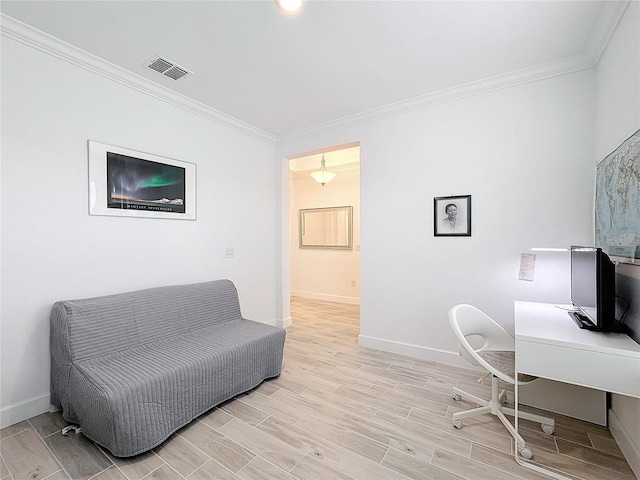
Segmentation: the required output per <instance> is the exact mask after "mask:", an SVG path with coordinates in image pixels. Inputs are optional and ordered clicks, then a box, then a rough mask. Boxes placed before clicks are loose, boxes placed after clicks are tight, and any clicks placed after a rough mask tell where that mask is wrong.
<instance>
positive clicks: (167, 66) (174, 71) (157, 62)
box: [146, 57, 193, 80]
mask: <svg viewBox="0 0 640 480" xmlns="http://www.w3.org/2000/svg"><path fill="white" fill-rule="evenodd" d="M146 65H147V67H149V68H150V69H151V70H155V71H156V72H158V73H161V74H162V75H164V76H166V77H169V78H173V79H174V80H179V79H180V78H182V77H184V76H186V75H189V74H190V73H193V72H190V71H189V70H187V69H186V68H184V67H181V66H180V65H177V64H176V63H175V62H172V61H171V60H167V59H166V58H163V57H154V58H153V59H152V60H151V61H150V62H147V64H146Z"/></svg>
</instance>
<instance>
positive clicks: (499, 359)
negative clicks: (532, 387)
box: [476, 350, 538, 383]
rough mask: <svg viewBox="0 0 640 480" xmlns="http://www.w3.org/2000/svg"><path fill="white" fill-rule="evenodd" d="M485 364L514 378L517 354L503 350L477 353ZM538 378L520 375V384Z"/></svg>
mask: <svg viewBox="0 0 640 480" xmlns="http://www.w3.org/2000/svg"><path fill="white" fill-rule="evenodd" d="M476 353H477V354H478V356H479V357H481V358H482V359H483V360H484V361H485V362H487V363H488V364H489V365H491V366H492V367H493V368H495V369H496V370H498V371H500V372H502V373H504V374H505V375H507V376H508V377H510V378H513V377H514V375H515V374H516V353H515V352H513V351H502V350H479V351H477V352H476ZM536 378H538V377H534V376H532V375H527V374H524V373H519V374H518V382H521V383H527V382H532V381H534V380H535V379H536Z"/></svg>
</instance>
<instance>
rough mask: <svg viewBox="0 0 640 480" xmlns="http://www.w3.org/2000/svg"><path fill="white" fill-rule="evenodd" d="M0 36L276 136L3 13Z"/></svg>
mask: <svg viewBox="0 0 640 480" xmlns="http://www.w3.org/2000/svg"><path fill="white" fill-rule="evenodd" d="M0 34H1V35H2V36H3V37H6V38H10V39H12V40H15V41H16V42H19V43H22V44H23V45H26V46H28V47H31V48H34V49H36V50H40V51H41V52H44V53H46V54H48V55H51V56H53V57H56V58H58V59H60V60H63V61H65V62H67V63H70V64H72V65H75V66H77V67H80V68H83V69H85V70H87V71H89V72H92V73H95V74H97V75H100V76H102V77H104V78H107V79H109V80H112V81H114V82H116V83H119V84H120V85H124V86H126V87H128V88H131V89H133V90H136V91H138V92H141V93H144V94H145V95H149V96H151V97H153V98H156V99H158V100H160V101H162V102H165V103H168V104H170V105H173V106H175V107H178V108H181V109H183V110H186V111H188V112H190V113H193V114H195V115H198V116H200V117H203V118H206V119H207V120H210V121H212V122H215V123H218V124H220V125H223V126H225V127H228V128H231V129H233V130H236V131H238V132H241V133H244V134H246V135H249V136H251V137H253V138H256V139H258V140H261V141H263V142H266V143H269V144H271V145H275V143H276V137H275V136H274V135H272V134H270V133H268V132H265V131H264V130H261V129H259V128H256V127H254V126H252V125H250V124H248V123H245V122H243V121H241V120H238V119H237V118H234V117H232V116H230V115H227V114H225V113H223V112H220V111H218V110H215V109H213V108H211V107H208V106H207V105H204V104H203V103H200V102H197V101H195V100H193V99H191V98H189V97H187V96H185V95H182V94H180V93H177V92H174V91H173V90H171V89H169V88H166V87H164V86H162V85H159V84H157V83H155V82H153V81H151V80H149V79H147V78H144V77H142V76H140V75H137V74H135V73H133V72H130V71H128V70H125V69H124V68H121V67H119V66H117V65H115V64H113V63H110V62H108V61H106V60H104V59H102V58H100V57H97V56H95V55H93V54H91V53H89V52H86V51H84V50H82V49H80V48H78V47H75V46H73V45H71V44H69V43H67V42H64V41H62V40H60V39H58V38H56V37H54V36H52V35H49V34H47V33H45V32H42V31H40V30H38V29H35V28H33V27H31V26H30V25H27V24H26V23H23V22H20V21H19V20H16V19H15V18H13V17H10V16H8V15H5V14H3V13H0Z"/></svg>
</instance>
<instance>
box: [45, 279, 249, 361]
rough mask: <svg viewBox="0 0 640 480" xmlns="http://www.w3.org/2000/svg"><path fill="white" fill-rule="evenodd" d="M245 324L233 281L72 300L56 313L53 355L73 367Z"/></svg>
mask: <svg viewBox="0 0 640 480" xmlns="http://www.w3.org/2000/svg"><path fill="white" fill-rule="evenodd" d="M241 318H242V315H241V313H240V302H239V300H238V292H237V291H236V288H235V286H234V284H233V283H232V282H231V281H230V280H215V281H212V282H205V283H196V284H191V285H175V286H167V287H157V288H151V289H147V290H139V291H134V292H126V293H119V294H115V295H108V296H104V297H96V298H86V299H81V300H66V301H62V302H56V303H55V304H54V305H53V307H52V310H51V347H52V354H54V355H55V356H57V357H58V361H62V362H64V363H71V362H73V361H78V360H84V359H88V358H95V357H99V356H102V355H105V354H110V353H114V352H117V351H121V350H126V349H129V348H133V347H135V346H137V345H142V344H146V343H149V342H153V341H156V340H160V339H162V338H166V337H169V336H174V335H179V334H180V333H184V332H190V331H193V330H198V329H201V328H204V327H206V326H209V325H212V324H216V323H222V322H227V321H230V320H237V319H241ZM56 354H57V355H56Z"/></svg>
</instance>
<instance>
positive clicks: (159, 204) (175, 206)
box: [88, 140, 196, 220]
mask: <svg viewBox="0 0 640 480" xmlns="http://www.w3.org/2000/svg"><path fill="white" fill-rule="evenodd" d="M88 154H89V155H88V156H89V214H90V215H107V216H118V217H138V218H164V219H175V220H196V165H195V164H193V163H188V162H183V161H181V160H176V159H173V158H167V157H162V156H159V155H154V154H151V153H144V152H139V151H136V150H131V149H129V148H123V147H116V146H113V145H107V144H104V143H100V142H96V141H93V140H89V141H88Z"/></svg>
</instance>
